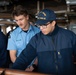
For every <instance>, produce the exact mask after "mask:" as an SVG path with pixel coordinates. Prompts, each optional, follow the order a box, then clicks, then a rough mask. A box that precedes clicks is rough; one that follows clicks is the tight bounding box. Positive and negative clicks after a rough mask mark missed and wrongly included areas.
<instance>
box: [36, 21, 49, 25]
mask: <svg viewBox="0 0 76 75" xmlns="http://www.w3.org/2000/svg"><path fill="white" fill-rule="evenodd" d="M47 22H49V20H37V21H36V22H35V23H36V24H40V25H42V24H46V23H47Z"/></svg>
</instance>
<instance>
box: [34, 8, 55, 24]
mask: <svg viewBox="0 0 76 75" xmlns="http://www.w3.org/2000/svg"><path fill="white" fill-rule="evenodd" d="M54 20H56V14H55V13H54V11H53V10H50V9H43V10H42V11H40V12H39V13H38V15H37V21H36V23H35V24H40V25H42V24H46V23H48V22H50V21H54Z"/></svg>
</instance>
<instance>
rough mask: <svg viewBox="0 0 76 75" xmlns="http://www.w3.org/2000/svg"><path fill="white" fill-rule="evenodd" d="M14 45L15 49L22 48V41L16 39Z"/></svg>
mask: <svg viewBox="0 0 76 75" xmlns="http://www.w3.org/2000/svg"><path fill="white" fill-rule="evenodd" d="M16 46H17V49H22V47H23V41H22V40H21V39H16Z"/></svg>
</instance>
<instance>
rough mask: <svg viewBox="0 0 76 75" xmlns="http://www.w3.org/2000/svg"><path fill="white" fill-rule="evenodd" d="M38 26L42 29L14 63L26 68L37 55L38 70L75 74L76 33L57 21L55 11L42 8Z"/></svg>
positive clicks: (49, 72) (15, 65)
mask: <svg viewBox="0 0 76 75" xmlns="http://www.w3.org/2000/svg"><path fill="white" fill-rule="evenodd" d="M36 26H38V27H39V28H40V30H41V32H40V33H38V34H36V35H35V36H34V37H33V38H32V39H31V40H30V42H29V43H28V45H27V47H26V48H25V49H24V50H23V51H22V53H21V55H20V56H19V57H18V59H17V60H16V62H15V63H14V65H13V67H12V68H13V69H20V70H24V69H25V68H26V67H27V66H28V65H29V64H30V63H31V61H32V60H33V59H34V58H35V57H36V56H37V58H38V72H40V73H46V74H55V75H75V69H74V63H73V59H72V57H73V56H74V55H76V35H75V34H74V33H73V32H72V31H69V30H65V29H63V28H61V27H59V26H57V23H56V15H55V13H54V11H52V10H49V9H44V10H42V11H41V12H40V13H39V14H38V15H37V21H36Z"/></svg>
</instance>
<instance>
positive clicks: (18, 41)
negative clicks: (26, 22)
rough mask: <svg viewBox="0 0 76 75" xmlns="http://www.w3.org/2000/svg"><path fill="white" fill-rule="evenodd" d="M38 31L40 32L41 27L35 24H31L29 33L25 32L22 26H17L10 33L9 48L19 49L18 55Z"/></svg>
mask: <svg viewBox="0 0 76 75" xmlns="http://www.w3.org/2000/svg"><path fill="white" fill-rule="evenodd" d="M38 32H40V29H39V28H37V27H35V26H33V25H30V27H29V30H28V31H27V33H26V32H24V31H23V30H22V29H21V28H20V27H17V28H16V29H15V30H14V31H12V32H11V33H10V38H9V39H8V46H7V50H17V54H16V55H17V57H18V56H19V55H20V53H21V52H22V50H23V49H24V48H25V47H26V45H27V44H28V42H29V41H30V39H31V38H32V37H33V36H34V35H35V34H36V33H38Z"/></svg>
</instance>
